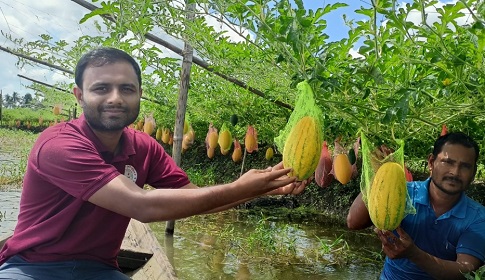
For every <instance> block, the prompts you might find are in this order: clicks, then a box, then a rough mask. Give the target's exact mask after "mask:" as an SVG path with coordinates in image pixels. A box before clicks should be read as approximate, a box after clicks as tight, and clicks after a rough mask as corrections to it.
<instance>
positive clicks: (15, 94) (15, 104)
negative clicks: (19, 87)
mask: <svg viewBox="0 0 485 280" xmlns="http://www.w3.org/2000/svg"><path fill="white" fill-rule="evenodd" d="M21 101H22V97H21V96H20V94H19V93H18V92H16V91H14V92H13V94H12V103H13V107H18V106H19V104H20V103H21Z"/></svg>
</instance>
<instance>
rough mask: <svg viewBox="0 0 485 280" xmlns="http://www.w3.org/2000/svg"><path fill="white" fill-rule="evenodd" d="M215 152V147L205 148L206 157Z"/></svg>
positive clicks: (211, 156)
mask: <svg viewBox="0 0 485 280" xmlns="http://www.w3.org/2000/svg"><path fill="white" fill-rule="evenodd" d="M214 154H215V149H214V148H209V149H207V157H209V158H213V157H214Z"/></svg>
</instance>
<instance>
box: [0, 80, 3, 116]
mask: <svg viewBox="0 0 485 280" xmlns="http://www.w3.org/2000/svg"><path fill="white" fill-rule="evenodd" d="M2 107H3V95H2V90H1V89H0V125H1V124H2Z"/></svg>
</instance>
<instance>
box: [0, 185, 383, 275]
mask: <svg viewBox="0 0 485 280" xmlns="http://www.w3.org/2000/svg"><path fill="white" fill-rule="evenodd" d="M0 200H1V203H0V237H1V236H4V235H6V234H7V233H10V232H11V230H12V229H13V228H14V227H15V223H16V220H17V215H18V211H19V209H18V207H19V200H20V191H18V190H16V191H1V192H0ZM271 213H272V212H266V213H262V212H259V213H258V212H248V211H246V210H230V211H225V212H222V213H218V214H211V215H203V216H195V217H191V218H187V219H182V220H178V221H176V223H175V234H174V235H173V236H172V237H170V236H166V235H165V223H152V224H151V228H152V229H153V230H154V232H155V234H156V235H157V238H158V239H159V241H160V242H161V244H162V246H163V247H164V248H165V251H166V253H167V256H168V257H169V260H170V262H171V263H172V265H173V266H174V268H175V270H176V274H177V277H179V279H181V280H192V279H197V280H203V279H207V280H209V279H237V280H242V279H255V280H259V279H260V280H263V279H264V280H271V279H278V280H295V279H329V280H333V279H335V280H337V279H338V280H340V279H365V280H369V279H377V278H378V275H379V272H380V269H381V266H382V264H383V259H382V255H381V254H380V242H379V241H378V239H377V237H376V236H375V235H374V234H373V232H371V231H370V230H369V231H358V232H352V231H348V230H347V229H346V228H345V227H344V226H342V225H341V223H336V222H335V221H331V220H330V219H328V218H326V217H325V216H323V215H317V214H312V215H309V214H306V215H302V214H301V213H298V214H292V213H291V210H290V211H289V212H286V213H285V214H281V213H273V214H271Z"/></svg>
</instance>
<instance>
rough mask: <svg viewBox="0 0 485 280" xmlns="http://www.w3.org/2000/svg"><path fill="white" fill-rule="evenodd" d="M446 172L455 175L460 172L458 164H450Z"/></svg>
mask: <svg viewBox="0 0 485 280" xmlns="http://www.w3.org/2000/svg"><path fill="white" fill-rule="evenodd" d="M448 173H450V174H451V175H453V176H457V175H459V173H460V166H459V165H458V164H453V165H452V166H450V169H449V170H448Z"/></svg>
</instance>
